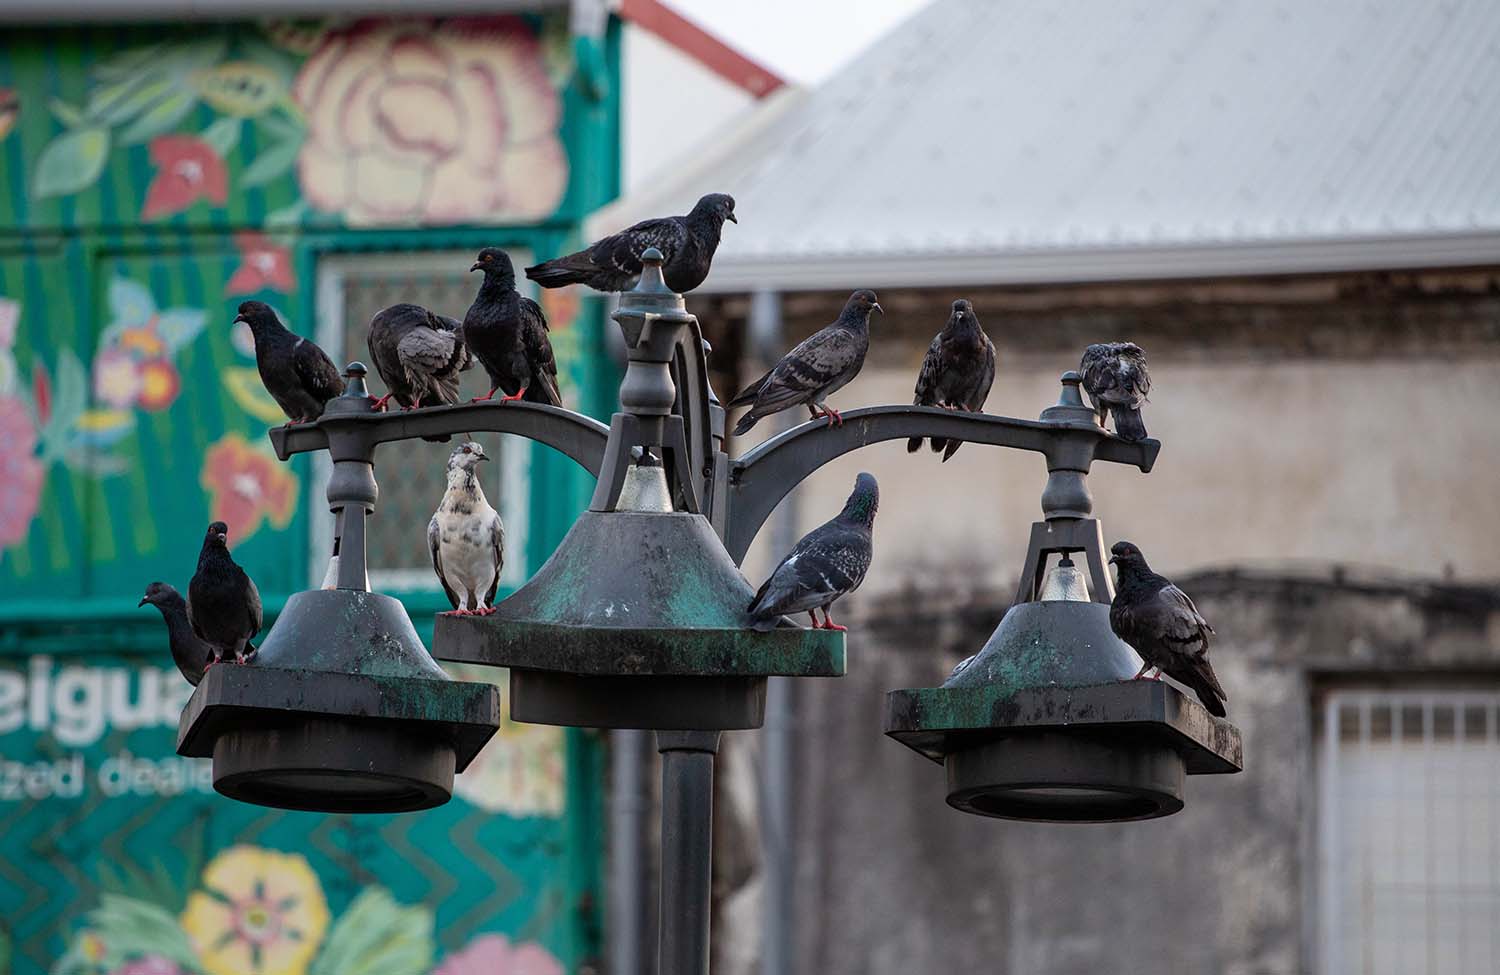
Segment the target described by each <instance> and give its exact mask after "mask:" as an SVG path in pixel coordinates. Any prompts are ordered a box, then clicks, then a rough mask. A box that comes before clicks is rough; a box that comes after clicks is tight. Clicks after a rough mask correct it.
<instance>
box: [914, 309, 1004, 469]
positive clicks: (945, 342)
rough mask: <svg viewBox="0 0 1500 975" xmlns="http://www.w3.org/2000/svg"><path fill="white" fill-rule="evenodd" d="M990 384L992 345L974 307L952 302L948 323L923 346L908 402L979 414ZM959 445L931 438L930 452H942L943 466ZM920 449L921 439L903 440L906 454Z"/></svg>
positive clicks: (992, 368)
mask: <svg viewBox="0 0 1500 975" xmlns="http://www.w3.org/2000/svg"><path fill="white" fill-rule="evenodd" d="M994 382H995V343H993V342H991V341H990V337H989V336H988V335H986V334H984V329H983V328H981V327H980V325H979V316H977V315H975V314H974V306H973V305H971V304H970V303H969V300H968V299H967V298H960V299H958V300H957V301H955V302H954V303H953V312H952V314H950V315H949V316H948V324H946V325H944V326H943V330H942V331H941V332H939V333H938V334H937V337H936V338H934V339H933V340H932V344H931V345H929V346H928V347H927V356H926V358H924V359H923V360H922V371H921V372H920V373H918V374H917V390H916V395H915V396H914V397H913V399H912V402H913V403H915V404H916V405H918V406H941V407H942V408H943V409H945V410H964V411H966V412H969V413H980V412H982V411H983V410H984V401H985V399H986V398H988V397H989V395H990V386H991V385H993V384H994ZM962 445H963V441H962V440H947V439H945V438H943V437H933V438H932V449H933V450H934V451H942V453H943V461H944V462H945V463H946V462H947V460H948V458H949V457H952V456H953V455H954V454H955V453H957V452H958V448H959V447H960V446H962ZM921 446H922V438H921V437H911V438H910V439H908V440H907V441H906V449H907V452H908V453H916V451H917V448H919V447H921Z"/></svg>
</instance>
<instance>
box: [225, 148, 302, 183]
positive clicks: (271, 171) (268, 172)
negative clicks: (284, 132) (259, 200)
mask: <svg viewBox="0 0 1500 975" xmlns="http://www.w3.org/2000/svg"><path fill="white" fill-rule="evenodd" d="M301 151H302V139H301V138H300V137H298V138H293V139H291V140H288V141H286V142H278V143H276V144H274V145H271V146H268V147H267V148H265V149H262V150H261V152H260V155H258V156H256V157H255V158H254V159H252V160H251V161H250V165H248V166H246V167H245V171H244V172H243V173H241V174H240V183H241V184H243V185H245V186H261V185H263V184H265V183H269V182H270V181H271V180H273V179H275V178H276V177H278V176H280V175H281V174H283V173H285V172H286V171H287V170H289V169H291V168H292V164H293V163H295V162H296V161H297V154H298V153H299V152H301Z"/></svg>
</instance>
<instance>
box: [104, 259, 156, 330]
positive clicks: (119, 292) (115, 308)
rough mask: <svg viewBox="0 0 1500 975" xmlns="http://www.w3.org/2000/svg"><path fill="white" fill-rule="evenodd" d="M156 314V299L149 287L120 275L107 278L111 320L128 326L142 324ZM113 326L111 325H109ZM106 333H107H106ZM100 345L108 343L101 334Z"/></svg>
mask: <svg viewBox="0 0 1500 975" xmlns="http://www.w3.org/2000/svg"><path fill="white" fill-rule="evenodd" d="M155 314H156V299H155V298H153V297H151V289H149V288H147V287H146V286H145V285H144V284H141V283H140V282H139V281H132V280H130V279H129V278H127V277H124V276H122V275H118V274H117V275H115V276H114V277H112V278H110V279H109V317H110V320H111V321H113V322H123V323H124V325H125V326H126V327H127V328H128V327H130V326H132V325H136V326H139V325H144V324H146V323H147V322H149V321H150V320H151V316H153V315H155ZM111 327H113V326H111ZM106 334H108V333H106ZM99 344H100V345H101V346H103V345H108V344H109V343H107V342H105V341H104V340H103V337H102V336H101V338H100V342H99Z"/></svg>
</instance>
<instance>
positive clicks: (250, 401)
mask: <svg viewBox="0 0 1500 975" xmlns="http://www.w3.org/2000/svg"><path fill="white" fill-rule="evenodd" d="M219 379H220V380H221V381H222V382H223V383H224V388H225V389H227V390H229V395H230V397H231V398H233V400H234V401H235V403H236V404H237V405H238V406H239V408H240V409H242V410H244V411H245V412H246V413H249V414H250V415H251V416H253V417H255V418H256V419H257V420H259V421H261V422H262V423H284V422H286V415H285V414H284V413H282V412H281V407H280V406H277V405H276V401H275V400H274V399H272V398H271V394H270V393H268V392H266V388H265V387H264V386H262V385H261V382H260V370H258V369H256V368H255V367H254V366H229V367H226V368H224V369H221V370H220V371H219Z"/></svg>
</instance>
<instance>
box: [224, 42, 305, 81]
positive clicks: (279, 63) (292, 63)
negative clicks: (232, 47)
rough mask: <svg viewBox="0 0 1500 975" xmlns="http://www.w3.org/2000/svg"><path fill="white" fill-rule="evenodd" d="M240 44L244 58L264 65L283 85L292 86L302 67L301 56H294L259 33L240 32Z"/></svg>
mask: <svg viewBox="0 0 1500 975" xmlns="http://www.w3.org/2000/svg"><path fill="white" fill-rule="evenodd" d="M239 45H240V53H241V55H243V57H244V60H246V61H252V62H254V63H255V64H258V65H262V66H263V67H265V68H266V69H267V70H269V71H271V72H273V73H274V74H275V75H276V76H277V77H278V78H280V79H281V83H282V86H283V87H285V88H290V87H291V86H292V79H293V78H295V77H296V76H297V70H298V68H299V67H301V60H300V59H299V58H296V57H293V56H292V55H291V54H289V53H288V52H286V51H284V50H282V49H281V48H279V47H277V46H276V45H274V44H272V43H271V42H270V41H268V40H266V39H265V38H263V37H261V36H260V35H258V34H250V33H242V34H240V35H239Z"/></svg>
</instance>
